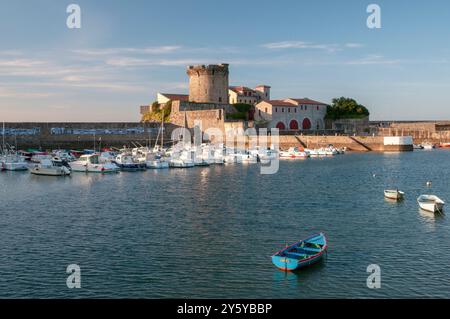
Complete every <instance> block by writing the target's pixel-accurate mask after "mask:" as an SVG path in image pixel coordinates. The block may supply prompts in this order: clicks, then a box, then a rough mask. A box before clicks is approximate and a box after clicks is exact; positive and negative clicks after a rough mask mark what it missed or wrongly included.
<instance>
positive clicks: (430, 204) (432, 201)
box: [417, 195, 445, 213]
mask: <svg viewBox="0 0 450 319" xmlns="http://www.w3.org/2000/svg"><path fill="white" fill-rule="evenodd" d="M417 203H419V206H420V208H422V209H423V210H425V211H427V212H432V213H435V212H442V210H443V209H444V205H445V202H444V201H443V200H442V199H440V198H439V197H437V196H436V195H421V196H419V198H418V199H417Z"/></svg>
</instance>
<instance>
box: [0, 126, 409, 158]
mask: <svg viewBox="0 0 450 319" xmlns="http://www.w3.org/2000/svg"><path fill="white" fill-rule="evenodd" d="M0 125H1V124H0ZM179 127H180V126H177V125H174V124H165V125H164V128H165V130H164V140H165V144H166V145H171V144H172V143H171V134H172V131H173V130H174V129H175V128H179ZM159 129H160V124H159V123H140V122H120V123H119V122H117V123H116V122H103V123H66V122H50V123H39V122H35V123H30V122H29V123H5V141H6V143H8V144H10V145H17V148H18V149H26V148H41V149H56V148H72V149H83V148H89V149H91V148H93V147H94V143H95V146H96V148H97V149H98V148H99V147H109V146H113V147H122V146H123V145H128V146H132V145H133V143H139V144H141V145H148V144H150V145H153V144H154V143H155V140H156V138H157V136H158V131H159ZM2 133H3V130H2V127H1V126H0V136H2ZM0 143H1V141H0ZM267 143H268V145H270V143H271V142H270V138H269V139H268V142H267ZM329 144H332V145H334V146H335V147H347V149H349V150H351V151H359V152H368V151H376V152H385V151H409V150H412V147H401V146H385V145H384V137H383V136H375V137H374V136H307V135H305V136H302V135H280V136H279V145H280V148H282V149H287V148H289V147H292V146H302V147H307V148H320V147H326V146H328V145H329Z"/></svg>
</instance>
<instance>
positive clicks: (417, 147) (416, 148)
mask: <svg viewBox="0 0 450 319" xmlns="http://www.w3.org/2000/svg"><path fill="white" fill-rule="evenodd" d="M413 149H415V150H423V149H424V147H423V145H422V144H414V145H413Z"/></svg>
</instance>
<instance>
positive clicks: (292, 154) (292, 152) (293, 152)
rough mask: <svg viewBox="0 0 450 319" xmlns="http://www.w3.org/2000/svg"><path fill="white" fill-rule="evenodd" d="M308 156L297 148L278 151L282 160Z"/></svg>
mask: <svg viewBox="0 0 450 319" xmlns="http://www.w3.org/2000/svg"><path fill="white" fill-rule="evenodd" d="M308 156H309V154H308V153H307V152H306V151H300V150H299V149H298V147H290V148H289V149H288V150H287V151H280V158H282V159H296V158H307V157H308Z"/></svg>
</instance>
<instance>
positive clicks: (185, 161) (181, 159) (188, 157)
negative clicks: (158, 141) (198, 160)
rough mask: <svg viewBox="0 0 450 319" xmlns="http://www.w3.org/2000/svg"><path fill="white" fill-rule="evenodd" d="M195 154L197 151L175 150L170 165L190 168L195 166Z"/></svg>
mask: <svg viewBox="0 0 450 319" xmlns="http://www.w3.org/2000/svg"><path fill="white" fill-rule="evenodd" d="M193 155H195V152H193V151H191V150H181V151H173V152H172V158H171V159H170V161H169V166H170V167H173V168H189V167H194V166H195V162H194V158H193Z"/></svg>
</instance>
